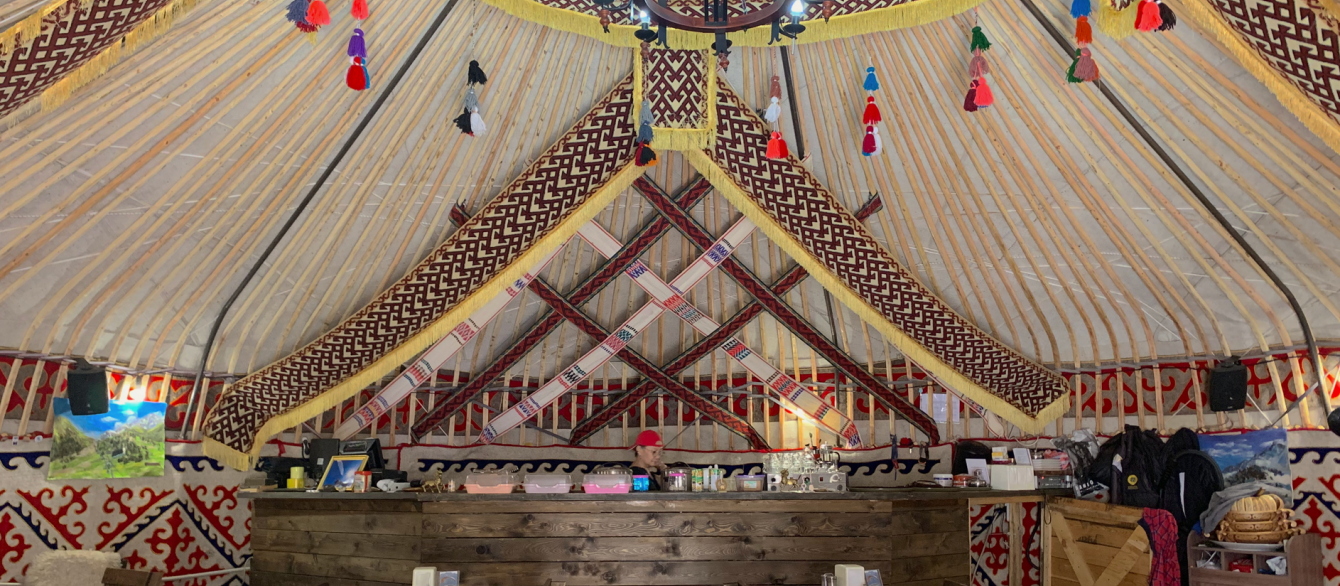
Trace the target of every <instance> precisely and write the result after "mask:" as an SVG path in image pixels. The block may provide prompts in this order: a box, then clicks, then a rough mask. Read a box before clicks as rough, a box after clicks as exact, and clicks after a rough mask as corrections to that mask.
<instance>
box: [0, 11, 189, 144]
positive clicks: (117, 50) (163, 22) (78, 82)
mask: <svg viewBox="0 0 1340 586" xmlns="http://www.w3.org/2000/svg"><path fill="white" fill-rule="evenodd" d="M78 2H79V10H85V9H87V8H88V7H90V6H92V4H93V2H94V0H78ZM196 2H197V0H172V1H171V2H169V3H167V4H166V5H165V6H163V7H162V8H159V9H158V10H157V11H155V12H154V14H153V15H152V16H150V17H149V18H147V19H145V20H144V22H142V23H140V24H139V25H138V26H136V27H135V28H133V29H131V30H130V32H127V33H126V34H125V36H124V37H122V38H121V39H119V40H117V41H116V42H114V43H112V44H111V45H109V46H108V47H107V48H106V49H103V50H102V52H101V53H98V54H97V55H95V56H94V57H93V58H92V59H89V60H88V61H86V62H84V64H83V65H80V66H79V67H78V68H77V69H75V70H74V71H71V72H69V73H67V74H65V76H63V77H61V78H60V80H59V81H57V82H56V83H54V84H52V85H51V87H48V88H47V89H46V90H44V91H43V92H42V94H41V95H40V96H38V97H37V99H36V100H31V101H29V102H28V104H25V105H24V107H22V108H19V109H18V110H16V111H14V112H11V113H10V114H9V115H8V116H6V117H5V124H7V125H9V126H11V127H12V126H13V124H15V123H16V122H18V121H19V120H22V119H23V118H26V117H27V116H28V115H31V114H33V113H35V112H37V111H38V110H40V111H42V112H50V111H52V110H54V109H56V108H57V107H59V106H60V105H62V104H64V103H65V102H66V101H68V100H69V99H70V96H71V95H73V94H74V92H75V91H77V90H79V88H82V87H84V86H86V85H88V84H89V83H92V82H93V80H95V79H97V78H99V77H101V76H102V74H104V73H107V70H109V69H111V68H112V67H113V66H115V65H116V64H117V63H120V62H121V58H122V57H124V56H126V55H130V54H132V53H134V52H135V51H136V50H137V49H139V48H140V47H141V46H143V45H145V44H148V43H149V42H150V41H152V40H153V39H155V38H157V37H158V36H159V35H162V34H163V33H164V32H167V30H168V29H169V28H171V27H172V25H173V23H175V22H176V20H177V17H178V16H179V15H181V14H184V13H185V12H187V11H189V10H191V9H192V8H195V5H196ZM64 4H65V3H64V2H53V3H52V4H49V5H47V6H44V7H42V9H41V10H40V11H38V13H37V14H33V15H32V16H30V17H28V18H26V19H24V21H23V22H21V23H19V24H18V25H15V26H14V28H11V29H10V30H8V31H5V32H4V33H0V44H2V45H3V46H4V53H8V52H9V51H10V50H12V49H13V46H14V43H15V36H16V35H17V37H18V38H21V39H23V41H24V46H29V45H31V44H32V43H33V42H34V41H35V40H36V35H37V34H38V33H40V31H41V22H42V17H45V16H46V15H47V14H50V13H51V12H54V11H55V10H56V9H57V8H59V7H60V6H62V5H64ZM33 23H36V24H33ZM34 26H35V27H36V28H32V27H34ZM38 104H40V105H38Z"/></svg>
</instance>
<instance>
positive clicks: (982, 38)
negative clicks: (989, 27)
mask: <svg viewBox="0 0 1340 586" xmlns="http://www.w3.org/2000/svg"><path fill="white" fill-rule="evenodd" d="M990 48H991V41H988V40H986V33H984V32H982V27H980V26H975V27H972V50H973V51H985V50H987V49H990Z"/></svg>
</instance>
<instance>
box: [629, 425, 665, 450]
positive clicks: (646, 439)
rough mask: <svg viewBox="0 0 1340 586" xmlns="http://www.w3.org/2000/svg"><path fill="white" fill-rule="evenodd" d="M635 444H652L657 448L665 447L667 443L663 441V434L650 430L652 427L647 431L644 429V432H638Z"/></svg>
mask: <svg viewBox="0 0 1340 586" xmlns="http://www.w3.org/2000/svg"><path fill="white" fill-rule="evenodd" d="M633 445H634V446H651V447H656V448H660V447H664V446H665V444H664V443H662V442H661V434H659V433H656V432H654V431H652V430H650V429H648V430H647V431H644V432H642V433H639V434H637V442H635V443H633Z"/></svg>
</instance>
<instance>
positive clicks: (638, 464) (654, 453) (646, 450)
mask: <svg viewBox="0 0 1340 586" xmlns="http://www.w3.org/2000/svg"><path fill="white" fill-rule="evenodd" d="M664 448H665V444H664V443H663V442H661V434H659V433H656V432H654V431H652V430H650V429H649V430H646V431H644V432H642V433H639V434H637V441H636V442H634V443H633V464H632V465H631V466H629V468H632V470H633V474H634V475H644V474H645V475H646V476H647V477H648V478H649V482H650V486H649V487H648V490H654V491H656V490H661V477H662V476H663V475H664V474H665V464H663V463H661V450H663V449H664Z"/></svg>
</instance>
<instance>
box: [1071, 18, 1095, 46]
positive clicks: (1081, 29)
mask: <svg viewBox="0 0 1340 586" xmlns="http://www.w3.org/2000/svg"><path fill="white" fill-rule="evenodd" d="M1075 42H1076V43H1079V44H1081V45H1089V44H1092V43H1093V27H1092V26H1090V25H1089V17H1087V16H1081V17H1079V18H1078V19H1076V20H1075Z"/></svg>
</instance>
